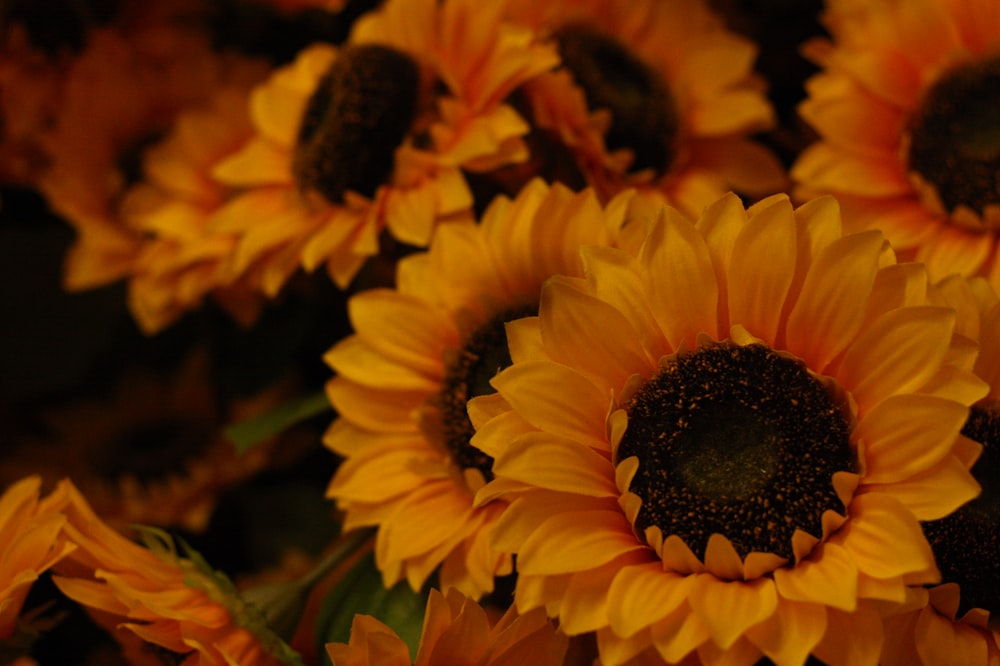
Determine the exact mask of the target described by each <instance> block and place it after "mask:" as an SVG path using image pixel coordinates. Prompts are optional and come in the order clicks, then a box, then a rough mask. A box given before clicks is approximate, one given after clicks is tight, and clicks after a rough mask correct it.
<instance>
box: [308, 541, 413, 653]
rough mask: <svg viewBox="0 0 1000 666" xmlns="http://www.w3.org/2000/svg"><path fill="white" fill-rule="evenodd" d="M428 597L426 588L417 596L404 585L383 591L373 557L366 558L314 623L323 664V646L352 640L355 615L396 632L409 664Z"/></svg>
mask: <svg viewBox="0 0 1000 666" xmlns="http://www.w3.org/2000/svg"><path fill="white" fill-rule="evenodd" d="M429 594H430V586H429V585H428V586H424V589H423V590H421V591H420V592H414V591H413V590H412V589H411V588H410V586H409V585H408V584H407V583H406V581H400V582H399V583H397V584H396V585H395V586H393V587H392V588H389V589H386V587H385V586H384V585H383V584H382V574H381V572H380V571H379V570H378V567H376V566H375V558H374V556H373V555H371V554H369V555H367V556H366V557H364V558H363V559H362V560H361V561H360V562H358V564H357V565H355V567H354V568H353V569H351V571H349V572H348V573H347V575H346V576H345V577H344V580H342V581H341V582H340V584H338V585H337V586H336V587H335V588H334V589H333V591H332V592H331V593H330V594H329V595H328V596H327V597H326V599H324V600H323V606H322V608H321V609H320V612H319V619H318V620H317V623H316V636H317V638H318V639H319V654H321V655H323V663H324V664H329V663H330V660H329V658H328V657H327V656H326V644H327V643H347V642H348V641H349V640H350V637H351V623H352V622H353V621H354V616H355V615H358V614H361V615H371V616H373V617H374V618H375V619H377V620H379V621H381V622H383V623H385V624H386V625H387V626H388V627H389V628H390V629H392V630H393V631H394V632H396V635H397V636H399V637H400V638H401V639H402V640H403V642H404V643H406V645H407V646H408V647H409V648H410V659H411V660H412V659H413V657H414V656H415V655H416V653H417V648H418V647H419V645H420V633H421V631H422V629H423V624H424V609H425V608H426V606H427V597H428V596H429Z"/></svg>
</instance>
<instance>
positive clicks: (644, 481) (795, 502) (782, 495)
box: [616, 343, 853, 561]
mask: <svg viewBox="0 0 1000 666" xmlns="http://www.w3.org/2000/svg"><path fill="white" fill-rule="evenodd" d="M626 411H627V413H628V428H627V429H626V431H625V435H624V436H623V438H622V441H621V443H620V444H619V446H618V450H617V453H616V457H617V459H618V460H619V461H620V460H624V459H625V458H627V457H629V456H637V457H638V459H639V469H638V471H637V472H636V475H635V477H634V478H633V479H632V484H631V487H630V488H629V489H630V490H631V492H633V493H635V494H636V495H638V496H639V498H640V499H641V500H642V507H641V509H640V510H639V514H638V516H637V518H636V521H635V529H636V532H637V533H638V534H640V535H642V534H644V533H645V530H646V529H647V528H649V527H651V526H656V527H659V528H660V530H661V531H662V532H663V536H664V537H667V536H669V535H672V534H676V535H678V536H679V537H681V538H682V539H683V540H684V542H685V543H686V544H687V545H688V547H689V548H691V551H692V552H693V553H694V554H695V555H697V556H698V557H700V558H704V555H705V548H706V546H707V544H708V539H709V537H710V536H711V535H712V534H714V533H719V534H722V535H723V536H725V537H727V538H728V539H729V540H730V541H731V542H732V544H733V546H734V547H735V548H736V551H737V552H738V553H739V554H740V556H741V557H745V556H746V555H747V554H749V553H751V552H755V551H756V552H763V553H774V554H776V555H778V556H780V557H784V558H787V559H788V560H789V561H791V560H793V559H794V553H793V551H792V541H791V540H792V535H793V534H794V532H795V530H796V529H800V530H803V531H805V532H807V533H809V534H811V535H813V536H816V537H821V536H822V516H823V513H824V512H826V511H827V510H833V511H837V512H840V513H843V511H844V504H843V502H842V501H841V500H840V498H839V497H838V496H837V493H836V491H835V489H834V487H833V484H832V477H833V475H834V473H836V472H838V471H850V470H851V469H852V466H853V465H852V461H853V454H852V452H851V447H850V430H851V428H850V426H849V424H848V421H847V419H846V418H845V416H844V413H843V411H842V408H841V406H840V405H839V404H838V402H837V401H835V400H834V399H833V398H832V397H831V395H830V393H829V392H828V391H827V389H826V388H825V387H824V386H823V385H822V384H821V383H820V382H819V381H817V380H816V379H815V378H813V377H812V376H811V375H810V374H809V372H808V371H807V370H806V368H805V365H804V364H803V363H801V362H799V361H795V360H792V359H789V358H787V357H784V356H781V355H779V354H777V353H776V352H774V351H772V350H771V349H768V348H767V347H765V346H763V345H748V346H743V347H741V346H737V345H734V344H731V343H723V344H719V345H717V346H713V347H706V348H703V349H699V350H698V351H695V352H693V353H690V354H686V355H683V356H679V357H677V358H676V359H675V360H674V361H673V362H671V363H670V364H669V365H667V366H666V367H664V368H663V369H662V370H661V371H660V373H659V374H658V375H657V376H656V377H654V378H653V379H651V380H649V381H648V382H647V383H646V384H645V385H644V386H643V387H642V388H641V389H640V390H639V392H638V393H637V394H636V395H635V396H634V397H633V398H632V400H631V401H630V402H629V403H628V405H627V406H626Z"/></svg>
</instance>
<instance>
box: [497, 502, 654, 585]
mask: <svg viewBox="0 0 1000 666" xmlns="http://www.w3.org/2000/svg"><path fill="white" fill-rule="evenodd" d="M498 531H499V528H498ZM645 548H646V546H644V545H643V544H641V543H639V542H638V540H637V539H636V538H635V536H634V535H633V534H632V526H631V525H629V524H628V521H626V520H625V517H624V516H623V515H622V514H621V513H620V512H619V511H570V512H566V513H561V514H557V515H554V516H552V517H551V518H549V519H548V520H546V521H545V522H543V523H542V524H541V525H540V526H539V527H538V529H537V530H535V532H534V533H532V534H531V536H529V537H528V539H527V540H526V541H525V542H524V545H523V546H521V549H520V551H518V560H517V568H518V571H522V572H524V573H527V574H533V575H541V574H560V573H574V572H577V571H587V570H589V569H596V568H598V567H601V566H603V565H605V564H607V563H608V562H611V561H612V560H615V559H617V558H618V557H620V556H622V555H624V554H626V553H628V552H630V551H635V550H642V549H645Z"/></svg>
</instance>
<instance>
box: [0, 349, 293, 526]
mask: <svg viewBox="0 0 1000 666" xmlns="http://www.w3.org/2000/svg"><path fill="white" fill-rule="evenodd" d="M210 361H211V359H210V356H209V355H208V354H207V353H205V352H203V351H196V352H194V353H192V354H191V355H190V356H189V357H187V358H186V359H184V362H183V363H182V364H181V366H180V367H179V368H178V369H177V370H175V371H174V372H173V374H171V375H168V376H163V375H161V374H160V373H157V372H154V371H152V370H149V369H145V370H143V369H135V370H133V371H131V372H130V373H129V374H127V375H125V376H124V377H122V378H121V379H120V380H119V382H118V383H117V384H116V385H115V386H114V388H113V390H112V393H111V394H110V395H108V396H105V397H96V396H95V397H93V398H91V399H89V400H77V401H74V402H72V403H69V404H66V405H61V406H55V405H53V406H51V407H49V408H46V409H45V410H44V411H43V412H42V414H41V422H42V423H41V427H40V428H39V429H38V432H37V433H35V434H31V435H25V436H24V439H23V440H22V441H17V442H12V445H11V446H10V447H9V448H8V450H7V451H5V455H4V456H3V458H0V478H2V480H3V481H5V482H11V481H12V480H14V479H17V478H20V477H21V476H24V475H27V474H29V473H37V474H40V475H41V476H42V477H43V478H44V479H45V481H46V483H48V484H54V483H55V482H56V481H58V480H59V479H61V478H64V477H70V478H72V479H73V480H74V482H75V483H76V484H77V486H78V487H79V488H81V490H82V491H83V492H85V493H86V494H87V497H88V498H89V500H90V503H91V504H92V506H93V507H94V508H95V510H96V511H97V512H98V513H99V514H100V515H101V516H102V518H103V519H104V520H105V521H107V522H108V523H109V524H111V525H113V526H115V527H117V528H121V529H124V528H125V527H126V526H128V525H129V524H133V523H138V524H143V525H159V526H176V527H183V528H185V529H188V530H191V531H194V532H200V531H202V530H203V529H205V527H207V525H208V521H209V519H210V518H211V514H212V510H213V508H214V507H215V502H216V499H217V497H218V496H219V495H220V494H221V493H222V491H223V490H225V489H227V488H230V487H232V486H234V485H235V484H237V483H239V482H240V481H243V480H246V479H248V478H250V477H251V476H253V475H254V474H256V473H257V472H259V471H260V470H261V469H263V468H264V467H265V466H266V465H267V462H268V460H269V454H268V452H267V451H268V447H267V446H265V447H264V448H262V449H260V450H257V449H256V448H254V449H251V450H249V451H247V452H246V453H245V454H242V455H241V454H239V453H237V451H236V449H235V447H234V446H233V445H232V443H231V442H229V441H228V440H226V439H225V438H224V437H223V435H222V433H221V429H222V427H223V426H224V425H225V424H226V423H228V422H230V419H232V420H233V421H236V420H241V419H243V418H249V417H250V416H252V415H254V414H256V413H259V412H260V411H261V410H263V409H266V408H267V406H268V405H273V404H274V402H275V401H277V400H278V399H280V393H278V392H275V393H265V394H262V395H261V396H258V397H256V398H252V399H248V400H245V401H234V402H233V403H232V404H224V403H223V402H222V400H221V399H220V398H219V395H218V394H217V393H216V390H217V389H216V386H215V383H214V382H213V380H212V378H211V367H210Z"/></svg>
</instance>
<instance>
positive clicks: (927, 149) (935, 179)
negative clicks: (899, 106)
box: [908, 57, 1000, 217]
mask: <svg viewBox="0 0 1000 666" xmlns="http://www.w3.org/2000/svg"><path fill="white" fill-rule="evenodd" d="M910 131H911V142H910V152H909V156H908V157H909V165H910V168H911V169H912V170H913V171H916V172H917V173H918V174H920V176H921V177H922V178H923V179H924V180H926V181H927V182H929V183H930V184H931V185H933V186H934V187H935V189H936V190H937V193H938V196H939V197H940V199H941V202H942V203H943V204H944V206H945V208H946V209H947V210H948V211H949V212H954V210H955V208H956V207H957V206H959V205H965V206H967V207H968V208H970V209H972V210H973V211H974V212H975V213H977V214H978V215H979V216H980V217H982V216H983V210H984V209H985V207H986V206H988V205H991V204H992V205H997V204H1000V57H993V58H990V59H988V60H984V61H981V62H976V63H972V64H969V65H964V66H961V67H957V68H955V69H953V70H952V71H950V72H949V73H947V74H945V75H944V76H943V77H942V78H941V80H939V81H938V82H937V83H935V84H934V86H932V87H931V89H930V90H928V91H927V93H926V95H925V96H924V99H923V103H922V104H921V107H920V109H919V111H918V112H917V113H916V115H915V116H914V118H913V120H912V124H911V128H910Z"/></svg>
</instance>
